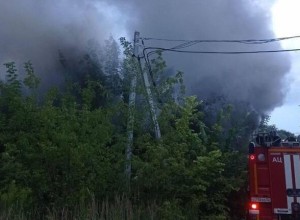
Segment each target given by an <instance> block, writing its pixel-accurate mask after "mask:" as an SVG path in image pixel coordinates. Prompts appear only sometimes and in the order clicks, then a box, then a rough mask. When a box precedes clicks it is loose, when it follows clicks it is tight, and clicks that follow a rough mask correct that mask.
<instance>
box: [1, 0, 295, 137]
mask: <svg viewBox="0 0 300 220" xmlns="http://www.w3.org/2000/svg"><path fill="white" fill-rule="evenodd" d="M298 1H299V0H266V1H261V0H202V1H199V0H189V1H182V0H151V1H146V0H127V1H123V0H43V1H39V0H27V1H22V0H9V1H0V27H1V34H0V48H1V51H0V62H1V63H4V62H7V61H11V60H13V61H15V62H16V63H17V65H18V67H22V63H24V62H26V61H28V60H31V61H32V62H33V65H34V67H35V69H36V71H37V73H38V74H39V76H41V77H43V79H44V80H42V81H44V82H46V83H47V84H49V85H48V86H51V85H52V84H55V83H56V82H57V81H58V78H59V76H60V74H61V73H60V71H61V66H60V63H59V60H58V51H60V52H62V53H63V54H64V56H65V57H66V59H69V60H72V59H74V60H75V58H78V57H79V56H81V55H82V54H84V53H86V52H87V51H88V50H89V48H88V47H89V46H88V45H89V44H88V42H91V41H90V40H94V41H95V40H96V41H98V42H100V43H102V44H103V41H104V40H105V39H107V38H108V37H109V36H110V35H113V36H114V37H115V39H118V38H119V37H123V36H125V37H127V39H128V40H132V38H133V33H134V31H135V30H138V31H140V32H141V36H142V37H158V38H169V39H174V38H179V39H191V40H193V39H210V40H213V39H218V40H224V39H225V40H232V39H266V38H274V37H285V36H291V35H297V34H298V35H300V29H297V27H298V26H299V25H298V24H297V21H299V20H300V18H299V17H298V13H297V10H296V9H298V8H299V7H300V6H299V3H297V2H298ZM299 42H300V41H299V40H290V41H286V42H282V44H280V43H279V42H274V43H270V44H263V45H253V44H252V45H245V44H244V45H241V44H198V45H196V46H195V47H194V48H192V49H195V50H206V51H213V50H218V51H222V50H223V51H240V50H252V51H253V50H268V49H272V50H276V49H282V48H286V49H289V48H295V47H300V43H299ZM146 43H147V45H149V46H152V45H157V42H146ZM161 45H162V46H164V47H170V46H171V44H169V45H168V44H167V43H164V44H161ZM299 54H300V53H299ZM299 54H298V53H272V54H255V55H253V54H252V55H251V54H250V55H249V54H248V55H239V56H233V55H231V56H224V55H193V56H192V55H187V54H185V55H183V54H164V58H166V60H167V65H168V68H169V71H170V72H173V73H174V72H175V71H177V70H181V71H183V72H184V73H185V74H184V80H185V83H186V87H187V91H188V94H189V95H197V96H198V97H199V98H201V99H202V98H203V99H205V98H209V97H215V96H220V95H224V96H225V97H227V98H228V99H229V100H230V101H233V102H235V101H236V102H246V103H251V105H252V106H251V107H252V109H254V110H255V111H257V112H259V113H265V112H268V113H271V121H270V123H271V124H275V125H276V126H277V127H278V128H281V129H285V130H289V131H292V132H295V133H297V132H298V133H299V131H298V129H299V128H300V126H298V123H297V122H298V121H300V120H299V119H300V118H299V116H298V115H299V114H297V112H298V108H300V107H298V105H299V104H300V100H299V98H298V93H299V89H298V83H299V82H300V79H299V76H298V75H297V70H298V69H299V68H300V67H299V65H300V64H298V65H297V60H298V59H299ZM1 68H2V71H3V69H4V68H3V66H2V67H0V71H1ZM45 79H46V80H45ZM279 106H281V107H279ZM274 108H275V110H274ZM273 110H274V111H273ZM299 124H300V123H299Z"/></svg>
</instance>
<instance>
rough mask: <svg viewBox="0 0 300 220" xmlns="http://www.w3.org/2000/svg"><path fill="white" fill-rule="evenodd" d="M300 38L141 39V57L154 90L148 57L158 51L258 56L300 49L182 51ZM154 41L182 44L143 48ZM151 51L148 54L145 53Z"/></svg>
mask: <svg viewBox="0 0 300 220" xmlns="http://www.w3.org/2000/svg"><path fill="white" fill-rule="evenodd" d="M296 38H300V36H298V35H296V36H290V37H280V38H269V39H247V40H180V39H163V38H151V37H146V38H141V40H142V45H143V47H144V48H143V57H140V58H144V60H145V63H146V67H147V69H148V71H149V74H150V77H151V81H152V84H153V86H154V88H155V87H156V83H155V80H154V77H153V72H152V68H151V63H150V56H151V55H153V54H155V53H157V52H158V51H162V52H163V51H166V52H176V53H188V54H219V55H241V54H260V53H280V52H297V51H300V48H294V49H281V50H255V51H201V50H182V49H184V48H187V47H191V46H194V45H196V44H199V43H241V44H267V43H272V42H278V41H283V40H290V39H296ZM146 40H148V41H149V40H154V41H167V42H183V43H181V44H179V45H177V46H175V47H171V48H164V47H145V43H144V41H146ZM147 50H151V51H150V52H146V51H147Z"/></svg>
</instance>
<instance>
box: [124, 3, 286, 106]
mask: <svg viewBox="0 0 300 220" xmlns="http://www.w3.org/2000/svg"><path fill="white" fill-rule="evenodd" d="M129 2H131V5H132V7H133V9H134V10H133V11H132V15H133V16H134V15H135V14H137V18H138V21H139V23H138V26H135V27H134V28H136V29H137V30H139V31H140V32H141V34H142V36H144V37H158V38H169V39H191V40H193V39H211V40H212V39H217V40H223V39H225V40H232V39H238V40H239V39H265V38H274V34H273V32H272V26H271V25H272V23H271V17H270V10H269V9H270V6H271V2H270V1H269V4H270V5H264V6H262V5H261V1H253V0H190V1H182V0H163V1H162V0H152V1H140V0H133V1H129ZM127 4H128V2H127ZM268 6H269V8H268ZM145 43H146V44H147V45H149V46H153V45H159V44H158V42H148V41H147V42H145ZM172 45H174V44H172ZM164 46H165V47H168V46H169V47H170V46H171V44H164ZM186 49H187V50H202V51H253V50H278V49H281V47H280V44H279V43H278V42H277V43H271V44H265V45H241V44H226V45H224V44H198V45H197V46H195V47H191V48H186ZM167 54H168V56H167V57H168V59H167V61H168V65H170V66H172V67H174V68H175V69H178V70H183V71H184V72H185V80H186V83H187V88H188V91H189V93H190V94H197V95H198V96H200V97H210V96H212V95H213V96H220V95H224V96H225V97H228V98H229V99H231V100H233V101H246V102H249V103H251V104H252V105H253V107H254V108H255V109H256V110H257V111H259V112H265V111H268V110H271V109H273V108H274V107H275V106H277V105H280V104H281V102H282V100H283V98H284V94H285V92H286V89H287V88H286V86H285V85H284V78H285V75H286V74H287V72H288V71H289V68H290V62H289V55H288V54H287V53H284V54H274V53H273V54H252V55H191V54H187V55H184V54H174V53H167Z"/></svg>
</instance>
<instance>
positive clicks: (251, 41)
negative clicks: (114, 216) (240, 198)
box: [141, 35, 300, 44]
mask: <svg viewBox="0 0 300 220" xmlns="http://www.w3.org/2000/svg"><path fill="white" fill-rule="evenodd" d="M295 38H300V35H295V36H290V37H279V38H268V39H246V40H180V39H167V38H154V37H144V38H141V39H142V40H152V41H169V42H202V43H250V44H252V43H253V44H260V43H270V42H275V41H283V40H289V39H295Z"/></svg>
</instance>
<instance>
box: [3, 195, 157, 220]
mask: <svg viewBox="0 0 300 220" xmlns="http://www.w3.org/2000/svg"><path fill="white" fill-rule="evenodd" d="M2 208H3V207H2ZM0 219H1V220H29V219H30V220H31V219H37V220H38V219H41V220H42V219H45V220H71V219H72V220H73V219H74V220H81V219H91V220H115V219H126V220H131V219H132V220H139V219H141V220H148V219H149V220H153V219H160V217H159V206H157V205H156V204H155V202H152V204H140V205H135V204H133V203H132V202H131V201H130V200H129V199H127V198H126V197H115V200H114V201H113V202H109V201H108V200H105V201H101V202H97V201H95V200H94V199H92V201H91V202H90V203H88V204H80V205H77V206H76V207H63V208H60V209H55V208H51V209H50V208H49V209H47V211H46V213H45V214H40V212H39V210H36V209H32V210H30V211H25V210H24V209H23V208H22V207H18V206H14V207H8V208H5V209H1V212H0Z"/></svg>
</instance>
